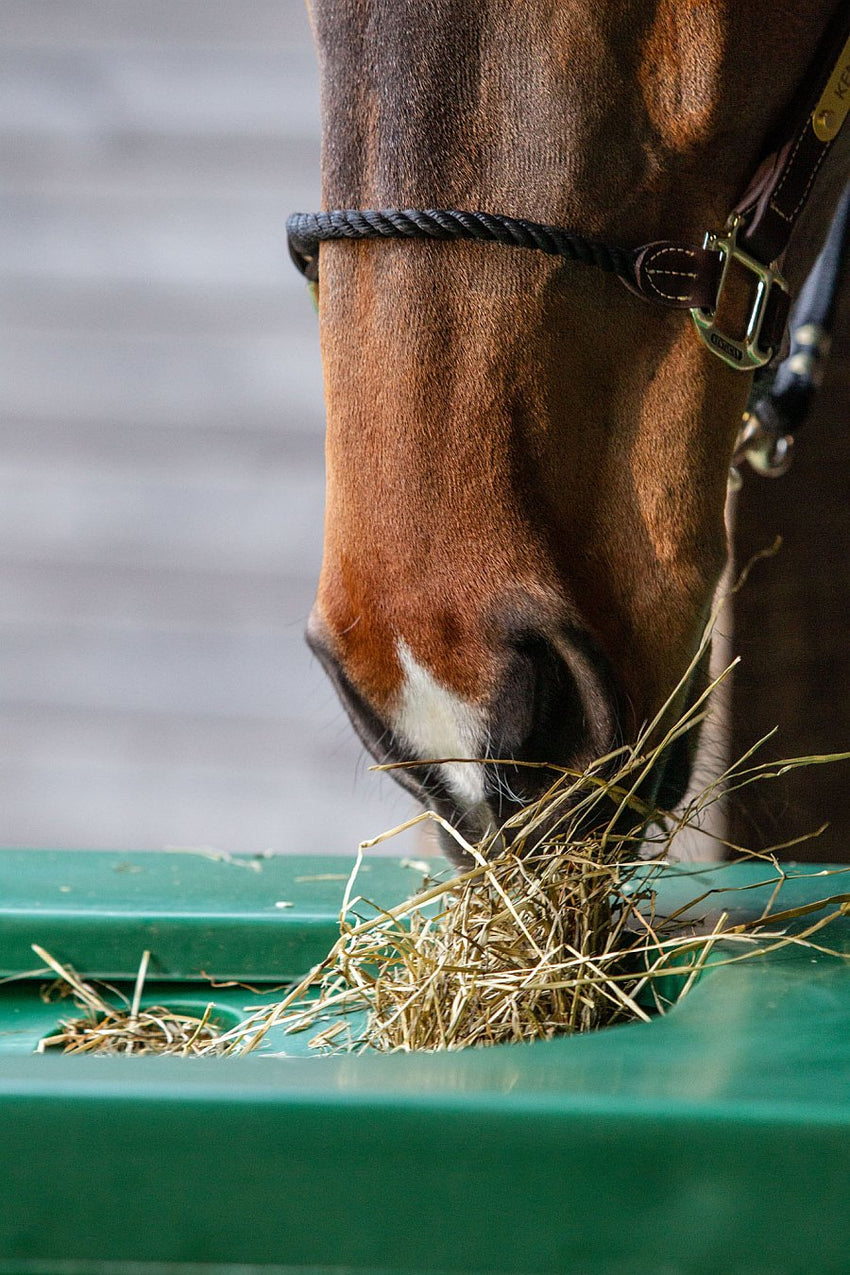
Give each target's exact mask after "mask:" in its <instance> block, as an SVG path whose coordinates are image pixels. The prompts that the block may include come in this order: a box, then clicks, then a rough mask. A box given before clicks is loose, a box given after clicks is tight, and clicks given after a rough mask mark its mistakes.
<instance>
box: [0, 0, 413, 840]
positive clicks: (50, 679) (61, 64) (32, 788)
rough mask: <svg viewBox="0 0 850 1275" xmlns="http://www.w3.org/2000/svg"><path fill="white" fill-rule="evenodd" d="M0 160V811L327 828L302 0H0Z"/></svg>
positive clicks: (309, 83) (373, 793)
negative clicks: (298, 220)
mask: <svg viewBox="0 0 850 1275" xmlns="http://www.w3.org/2000/svg"><path fill="white" fill-rule="evenodd" d="M0 171H2V174H3V181H2V187H0V842H2V843H5V844H26V845H48V844H49V845H54V846H63V847H64V846H92V847H100V846H116V847H121V848H123V847H160V846H163V845H170V844H180V845H213V846H217V847H221V848H223V849H226V850H236V851H246V850H252V849H264V848H267V847H274V848H276V849H279V850H284V851H325V850H328V851H336V850H347V849H349V848H351V847H352V846H353V845H354V843H355V842H356V841H357V840H358V839H359V838H360V837H364V836H368V835H371V834H374V833H376V832H379V831H381V830H382V829H383V828H384V827H386V826H389V825H390V824H392V823H394V822H396V821H397V820H398V819H399V818H401V817H403V816H405V815H407V814H408V813H410V805H409V801H408V799H407V798H406V797H405V796H404V795H403V794H402V793H401V792H400V790H397V789H396V787H395V785H394V784H393V783H392V782H391V781H389V780H387V779H386V778H384V777H378V776H370V775H368V773H367V772H366V767H365V764H364V762H363V761H362V758H361V756H360V750H359V748H358V747H357V745H356V744H355V743H354V740H353V737H352V734H351V731H350V728H349V726H348V724H347V721H346V720H345V718H344V716H343V714H342V712H341V710H340V709H339V708H338V707H337V705H336V702H335V700H334V697H333V694H332V692H331V691H330V689H329V687H328V686H327V685H326V683H325V680H324V677H323V675H322V673H321V672H320V670H319V669H318V667H317V666H316V665H315V663H314V662H313V661H312V659H311V657H310V656H309V655H308V653H307V651H306V649H305V647H304V645H303V641H302V631H303V626H304V622H305V619H306V616H307V612H308V610H309V607H310V603H311V600H312V594H313V589H314V585H315V578H316V574H317V571H318V566H319V561H320V546H321V531H322V487H323V474H322V431H323V423H322V402H321V378H320V366H319V354H318V339H317V332H316V324H315V316H314V314H313V311H312V308H311V306H310V303H309V300H308V298H307V296H306V294H305V292H304V289H303V285H302V284H301V281H300V280H299V278H298V276H297V275H296V273H295V271H294V270H293V269H292V267H291V266H290V265H289V262H288V259H287V256H286V249H285V243H284V235H283V222H284V218H285V216H286V213H287V212H289V211H291V210H293V209H295V208H303V209H312V208H314V207H317V206H318V205H317V201H318V96H317V84H316V74H315V68H314V58H313V50H312V47H311V43H310V33H309V28H308V24H307V20H306V14H305V11H304V8H303V3H302V0H132V2H130V0H0Z"/></svg>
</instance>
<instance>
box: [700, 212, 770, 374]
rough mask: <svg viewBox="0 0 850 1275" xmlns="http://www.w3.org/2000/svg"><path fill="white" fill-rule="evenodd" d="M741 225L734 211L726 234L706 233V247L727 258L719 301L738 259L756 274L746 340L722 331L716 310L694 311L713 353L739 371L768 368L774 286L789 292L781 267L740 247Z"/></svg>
mask: <svg viewBox="0 0 850 1275" xmlns="http://www.w3.org/2000/svg"><path fill="white" fill-rule="evenodd" d="M740 224H741V218H740V216H738V215H737V214H733V215H732V216H731V217H730V218H729V221H728V222H727V223H726V233H725V234H719V235H718V234H713V233H711V232H709V233H708V234H707V235H706V236H705V242H704V244H703V247H704V248H708V249H709V250H710V251H712V252H719V253H720V254H721V255H722V257H723V267H722V269H721V273H720V283H719V285H718V288H717V300H718V301H719V300H720V297H721V296H722V295H723V288H724V285H725V283H726V276H727V275H728V273H729V267H730V265H731V263H732V262H733V261H737V262H738V263H739V264H740V265H742V266H743V267H744V269H745V270H749V271H750V273H751V274H753V275H755V278H756V280H757V283H756V290H755V296H754V297H753V303H752V306H751V307H750V314H749V318H748V320H747V330H746V335H745V336H744V339H743V340H742V341H739V340H737V338H735V337H733V336H730V335H729V334H728V332H723V331H721V330H720V329H719V328H718V327H717V325H716V323H715V311H714V310H702V309H700V308H699V307H697V308H696V309H693V310H691V314H692V315H693V319H694V323H695V324H696V327H697V331H698V332H699V334H700V336H701V337H702V339H703V341H704V342H705V344H706V345H707V346H708V348H709V349H710V350H711V352H712V353H713V354H716V355H717V357H718V358H720V359H722V360H723V362H724V363H728V364H729V367H733V368H735V369H736V370H737V371H739V372H751V371H752V370H753V368H756V367H764V365H765V363H769V362H770V360H771V358H772V357H773V353H774V351H773V349H772V348H770V347H769V348H768V349H766V350H765V349H763V348H762V346H761V344H760V338H761V328H762V323H763V322H764V315H765V310H766V309H767V300H768V297H769V296H770V290H771V288H773V287H777V288H781V289H782V291H783V292H788V284H787V283H786V281H785V279H783V277H782V275H781V274H780V273H779V271H778V270H774V269H772V267H770V266H763V265H762V263H761V262H760V261H756V259H755V257H751V256H750V255H749V253H746V252H744V251H743V250H742V249H741V248H739V247H738V245H737V242H736V241H737V236H738V227H739V226H740Z"/></svg>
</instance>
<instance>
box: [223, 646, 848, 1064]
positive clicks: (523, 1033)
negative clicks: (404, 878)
mask: <svg viewBox="0 0 850 1275" xmlns="http://www.w3.org/2000/svg"><path fill="white" fill-rule="evenodd" d="M708 636H709V635H708V634H707V635H706V638H705V639H704V643H707V641H708ZM703 650H704V646H703V647H701V648H700V651H698V653H697V655H696V656H695V663H696V661H697V660H699V658H700V657H701V655H702V652H703ZM731 667H732V666H730V668H729V669H726V670H725V671H724V672H723V673H722V674H721V675H720V677H718V678H717V679H716V680H715V681H714V682H712V683H711V685H710V686H709V687H707V688H706V690H705V691H704V693H703V694H702V695H701V696H700V697H699V698H698V700H697V701H696V703H695V704H694V705H693V706H692V707H691V708H690V709H689V710H688V712H687V713H685V714H684V716H683V717H682V718H681V720H679V721H678V722H676V724H675V725H674V726H672V727H670V728H669V729H666V730H665V729H662V728H661V724H662V721H663V717H664V715H665V713H666V710H667V708H668V707H669V702H668V705H665V707H664V709H662V710H661V712H660V713H659V715H658V717H657V718H656V719H655V721H653V722H651V723H649V724H648V726H647V728H646V729H645V730H644V731H643V732H642V733H641V736H640V738H639V739H638V740H637V742H636V744H635V745H634V746H633V747H629V748H621V749H618V750H617V751H616V752H613V753H611V754H609V755H608V756H607V757H603V758H600V759H599V760H597V761H596V762H594V763H593V764H592V765H591V766H589V767H588V768H587V769H586V770H585V771H583V772H581V773H576V772H574V771H571V770H568V769H565V768H557V767H547V769H549V770H551V771H552V772H553V774H554V780H553V782H552V784H551V785H550V787H549V789H548V791H547V792H546V793H544V795H543V796H542V797H541V798H540V799H539V800H538V801H536V802H534V803H532V804H531V805H530V806H528V807H526V808H525V809H523V810H522V811H520V812H519V813H518V814H516V815H515V816H513V818H511V819H510V820H508V821H507V822H506V823H505V824H504V826H503V827H502V828H501V829H499V830H498V831H497V832H495V833H493V834H492V835H491V836H490V837H489V838H488V839H486V840H485V841H483V842H482V843H480V844H479V845H470V844H468V843H467V842H466V841H464V840H463V838H462V837H461V836H460V834H459V833H458V832H457V830H456V829H454V828H453V827H452V826H451V825H450V824H448V823H447V822H446V821H445V820H443V819H442V818H441V817H440V816H439V815H437V814H435V813H433V812H425V813H424V814H422V815H419V816H417V817H416V818H415V819H412V820H409V821H408V822H407V823H405V824H402V825H400V826H399V827H398V828H395V829H392V830H391V831H390V832H388V833H385V834H383V836H381V837H377V838H375V839H374V840H372V841H366V842H363V843H362V844H361V846H360V848H359V851H358V856H357V860H356V863H355V866H354V869H353V871H352V874H351V878H350V880H349V882H348V886H347V889H346V891H345V897H344V900H343V903H342V908H341V911H340V935H339V939H338V940H337V942H336V943H335V944H334V946H333V947H332V949H331V951H330V952H329V953H328V955H327V957H326V958H325V960H324V961H322V962H321V964H320V965H318V966H316V967H315V968H314V969H313V970H312V971H311V972H310V973H309V974H308V975H307V977H306V978H305V979H303V980H302V981H301V982H300V983H299V984H298V985H297V986H295V987H293V988H292V989H291V990H290V992H289V993H288V995H287V996H286V997H285V998H284V999H283V1000H282V1001H281V1002H280V1003H279V1004H278V1005H276V1006H274V1007H273V1008H271V1009H269V1008H267V1007H263V1008H258V1009H257V1010H256V1011H255V1012H254V1013H253V1014H251V1015H250V1016H249V1017H248V1018H246V1019H245V1021H244V1022H242V1023H241V1024H240V1025H239V1026H238V1027H236V1028H233V1029H231V1031H229V1032H227V1033H225V1034H224V1035H223V1036H221V1037H220V1038H219V1041H218V1042H217V1047H218V1048H219V1049H220V1050H224V1051H225V1052H228V1053H237V1054H242V1053H250V1052H251V1051H252V1050H254V1049H256V1048H257V1047H258V1046H259V1045H260V1044H262V1042H263V1041H264V1040H265V1038H266V1035H267V1033H268V1031H269V1029H270V1028H271V1027H275V1026H276V1027H283V1028H284V1029H285V1030H286V1031H288V1032H301V1031H305V1030H313V1029H314V1028H318V1030H317V1031H316V1032H315V1034H314V1035H313V1036H312V1038H311V1039H310V1041H309V1045H310V1046H311V1047H312V1048H314V1049H321V1050H323V1051H325V1052H328V1051H330V1052H339V1051H349V1050H361V1049H373V1050H379V1051H385V1052H386V1051H390V1052H392V1051H409V1050H435V1049H460V1048H465V1047H468V1046H472V1045H485V1044H497V1043H507V1042H520V1041H533V1040H540V1039H547V1038H549V1037H552V1036H554V1035H556V1034H562V1033H570V1032H586V1031H592V1030H595V1029H597V1028H600V1027H604V1026H607V1025H609V1024H612V1023H616V1022H618V1021H627V1020H635V1019H638V1020H647V1019H648V1018H649V1017H650V1015H651V1013H653V1012H662V1013H663V1012H665V1011H666V1009H667V1008H669V1006H670V1004H671V1003H672V1002H673V1001H675V1000H678V999H681V996H682V995H684V994H686V993H687V992H688V991H689V990H690V988H691V987H692V986H693V985H694V983H695V982H696V980H697V978H698V977H699V975H700V974H701V973H702V971H703V970H704V969H705V968H706V967H707V966H708V965H709V964H712V965H717V964H725V963H729V962H734V961H739V960H743V959H747V958H749V957H751V956H755V955H759V954H763V953H765V952H768V951H771V950H773V949H774V948H775V947H776V946H778V945H780V946H781V945H791V944H802V945H804V946H807V947H810V948H813V949H815V950H817V951H822V952H830V954H831V955H835V956H840V955H844V954H843V953H839V952H831V950H830V949H828V948H822V947H820V946H819V945H818V944H817V943H816V942H815V941H814V935H816V934H817V933H818V932H819V931H820V930H821V929H823V928H824V927H825V926H827V925H828V924H830V923H831V922H832V921H834V920H836V919H837V918H838V917H841V916H845V915H848V914H850V894H834V895H831V896H830V897H829V898H825V899H823V900H820V901H819V902H818V903H816V904H813V905H807V906H806V907H803V908H798V909H793V910H787V911H783V912H775V911H774V907H775V904H776V900H777V898H778V897H779V893H780V891H781V888H782V883H783V881H784V880H785V879H786V878H785V874H784V872H783V870H782V868H781V866H780V864H779V862H778V860H777V859H776V857H775V853H774V852H775V851H778V850H781V849H787V848H788V847H789V846H790V845H791V844H796V842H794V843H787V844H786V845H784V846H777V847H774V852H767V853H764V854H759V855H756V856H753V857H756V858H759V859H764V860H765V861H766V865H767V867H768V869H769V871H768V873H767V877H766V881H764V882H762V883H761V884H762V885H765V884H767V883H769V882H772V883H774V886H775V888H774V890H773V892H772V894H771V896H770V901H769V903H768V905H767V906H766V907H765V909H764V910H763V913H762V914H761V915H760V916H759V917H758V918H756V919H754V920H752V921H749V922H747V923H745V924H738V925H733V924H730V922H729V917H728V915H727V914H726V913H723V914H721V915H720V916H719V917H718V918H717V920H716V923H715V924H714V925H713V926H712V927H710V928H709V929H708V930H707V931H706V925H705V922H704V920H703V922H702V924H700V922H699V920H696V921H695V920H692V919H686V916H687V917H691V916H692V913H693V909H694V908H698V907H699V905H700V904H701V902H702V901H703V900H702V899H701V898H697V899H694V900H691V901H690V902H689V903H688V904H687V905H686V906H685V907H682V908H680V909H678V910H677V912H676V913H675V914H673V915H670V916H666V917H660V916H658V915H656V887H657V882H658V877H659V874H660V873H661V872H662V871H663V869H664V866H665V861H666V856H667V851H668V849H669V846H670V843H671V842H672V840H673V838H674V837H675V836H677V835H678V834H679V833H680V832H681V831H682V830H683V829H684V828H686V827H699V826H700V823H701V820H702V817H703V815H704V813H705V811H706V810H707V809H708V808H709V807H710V806H711V805H713V804H714V803H715V802H716V801H718V800H719V799H720V798H721V797H722V796H724V795H725V794H726V793H728V792H730V791H734V790H735V789H740V788H742V787H746V786H747V785H748V784H751V783H754V782H757V781H761V780H764V779H768V778H771V777H775V776H777V775H779V774H783V773H785V772H786V771H788V770H790V769H795V768H797V767H800V766H807V765H817V764H821V763H824V762H827V761H834V760H840V759H846V758H847V757H848V754H837V755H833V756H825V755H824V756H810V757H799V758H794V759H791V760H788V761H784V762H779V763H766V764H752V756H753V753H754V752H755V751H756V748H757V747H759V746H760V744H761V743H763V742H764V741H759V744H757V745H755V746H754V747H753V748H752V749H750V750H749V751H748V753H747V754H746V755H745V756H744V757H742V758H741V759H739V761H737V762H736V763H735V764H734V765H732V766H731V767H729V768H728V769H727V771H726V772H725V773H724V774H723V775H720V776H718V778H717V779H715V780H714V781H713V782H712V783H711V784H709V785H708V786H707V787H706V788H705V789H704V790H703V791H702V792H701V793H699V794H698V795H697V796H695V797H694V798H693V799H692V800H691V801H690V802H689V803H688V805H687V806H686V808H685V809H684V810H683V811H682V812H681V813H679V814H678V815H675V816H674V815H673V814H671V813H670V812H669V811H664V810H659V809H657V808H655V807H653V806H651V805H648V804H647V803H646V802H645V801H644V800H643V798H642V797H641V795H640V794H641V792H642V791H643V790H644V788H645V782H646V780H647V777H648V776H649V775H650V774H651V773H652V772H653V770H654V769H655V767H656V766H657V764H658V761H659V758H660V756H661V754H662V753H663V752H664V751H665V750H666V749H667V748H668V747H669V746H670V744H671V743H673V742H674V741H675V740H676V739H678V738H679V737H681V736H682V735H683V734H685V733H687V732H688V731H691V730H694V729H695V728H696V727H697V726H698V725H699V723H700V722H701V721H702V720H703V717H704V715H705V712H706V706H707V704H708V701H709V698H710V696H711V694H712V693H713V691H714V689H715V688H716V686H717V685H718V683H720V682H721V681H723V679H724V678H725V677H726V676H727V675H728V673H729V672H730V670H731ZM689 673H690V670H689ZM689 673H688V674H686V677H687V676H689ZM674 694H675V692H674ZM766 738H769V737H766ZM441 760H443V759H441ZM448 760H455V759H448ZM419 764H420V765H422V764H425V763H419ZM491 764H492V763H491ZM512 764H516V763H512ZM428 819H429V820H433V821H434V822H436V823H438V824H440V825H441V826H442V827H443V828H444V830H445V831H446V833H447V834H448V835H449V836H451V837H453V838H454V839H455V840H456V841H457V842H458V844H459V845H460V846H461V847H462V849H463V850H464V852H465V854H466V855H467V857H468V861H469V862H470V864H471V865H472V866H471V867H470V868H469V870H468V871H466V872H463V873H461V874H460V875H456V876H454V877H451V878H450V879H448V880H446V879H439V878H438V879H430V880H426V882H425V884H424V888H423V890H422V891H421V892H420V893H419V894H418V895H417V896H416V897H415V898H413V899H411V900H409V901H408V902H406V903H403V904H401V905H399V906H397V907H393V908H382V907H381V906H380V905H378V904H377V903H374V902H370V901H369V900H368V899H366V898H364V897H363V896H361V895H358V894H357V893H356V885H357V875H358V871H359V868H360V865H361V863H362V861H363V857H364V853H365V851H366V850H368V849H369V848H371V847H372V846H374V845H376V844H377V843H378V842H381V841H385V840H386V839H387V838H388V837H392V836H395V835H396V834H397V833H399V832H402V831H404V830H405V829H407V828H409V827H411V826H413V825H414V824H416V823H418V822H420V821H422V820H428ZM730 848H731V849H732V850H733V851H734V852H735V853H737V854H745V853H746V852H745V851H744V850H743V849H742V848H741V847H737V846H735V847H730ZM647 860H649V861H647ZM818 912H821V913H825V915H821V916H819V917H818V918H817V919H816V920H814V921H813V922H812V923H811V924H810V925H809V926H808V927H807V928H805V929H803V930H802V932H797V933H793V934H792V933H789V932H788V931H787V930H785V929H784V928H777V927H778V926H779V927H783V926H784V925H785V924H786V923H787V922H789V921H791V920H792V919H795V918H798V917H801V916H804V915H807V914H809V913H818ZM721 940H722V947H718V946H717V945H718V943H719V942H720V941H721ZM670 976H672V980H673V990H672V991H671V990H670V988H671V979H670ZM662 979H666V982H662ZM364 1015H365V1019H366V1022H365V1028H363V1027H362V1026H361V1024H362V1020H363V1016H364Z"/></svg>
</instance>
